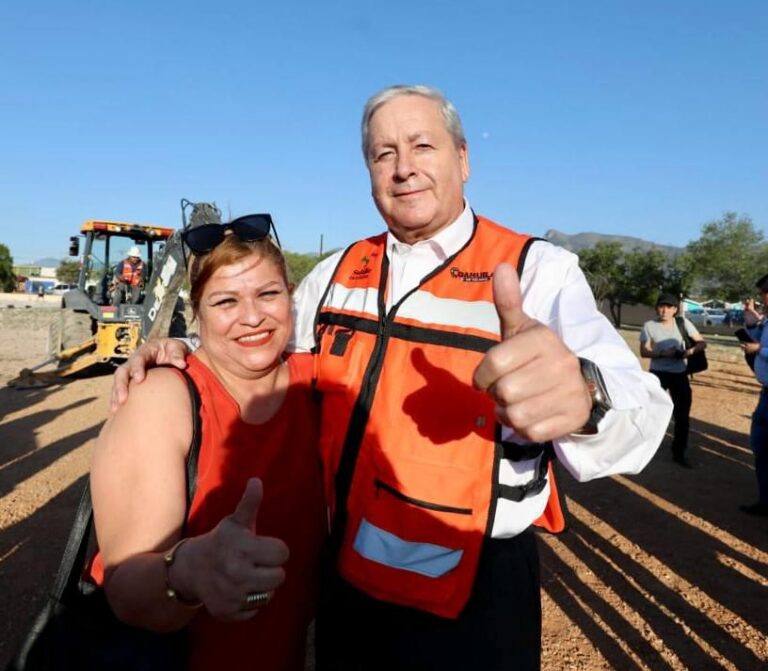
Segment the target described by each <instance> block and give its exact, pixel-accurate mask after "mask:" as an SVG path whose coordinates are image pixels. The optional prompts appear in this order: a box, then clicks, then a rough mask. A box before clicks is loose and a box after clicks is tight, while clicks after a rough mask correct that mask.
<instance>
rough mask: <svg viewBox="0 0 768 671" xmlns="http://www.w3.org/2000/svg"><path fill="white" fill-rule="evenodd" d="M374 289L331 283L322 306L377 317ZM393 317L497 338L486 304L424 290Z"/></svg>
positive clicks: (496, 327) (491, 306)
mask: <svg viewBox="0 0 768 671" xmlns="http://www.w3.org/2000/svg"><path fill="white" fill-rule="evenodd" d="M377 302H378V290H376V289H362V288H360V289H350V288H348V287H345V286H344V285H343V284H334V285H333V287H332V288H331V291H329V292H328V299H327V301H326V303H325V306H326V307H327V308H330V309H335V310H345V311H352V312H359V313H364V314H367V315H370V316H371V317H372V318H373V319H377V318H378V303H377ZM397 316H398V317H402V318H403V319H413V320H415V321H419V322H421V323H422V324H424V325H425V326H442V327H453V328H474V329H479V330H482V331H487V332H488V334H489V337H491V336H497V337H498V335H499V315H498V313H497V312H496V307H495V306H494V304H493V303H492V302H490V301H462V300H458V299H456V298H439V297H437V296H435V295H434V294H431V293H429V292H428V291H415V292H414V293H413V294H411V295H410V296H408V298H407V299H406V300H405V302H404V303H403V304H402V305H401V306H400V307H399V308H398V310H397Z"/></svg>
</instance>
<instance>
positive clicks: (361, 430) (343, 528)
mask: <svg viewBox="0 0 768 671" xmlns="http://www.w3.org/2000/svg"><path fill="white" fill-rule="evenodd" d="M530 241H532V239H531V238H530V237H529V236H524V235H520V234H517V233H514V232H512V231H510V230H508V229H505V228H503V227H501V226H499V225H497V224H494V223H493V222H491V221H489V220H487V219H483V218H477V219H476V223H475V230H474V233H473V236H472V239H471V240H470V242H469V243H468V244H467V245H465V247H464V248H463V249H462V250H460V251H459V252H458V253H457V254H455V255H454V256H452V257H450V258H449V259H448V260H447V261H446V262H445V263H443V264H442V265H441V266H440V267H439V268H437V269H436V270H434V271H433V272H432V273H430V274H429V275H428V276H427V277H425V278H424V279H423V280H422V282H421V283H420V284H419V286H418V287H416V288H415V289H413V290H412V291H410V292H409V293H407V294H406V295H405V296H404V297H403V298H402V299H401V300H400V301H399V302H398V303H397V304H395V305H393V306H392V307H391V309H390V310H389V311H388V312H386V308H385V306H386V284H387V277H388V274H389V272H388V266H389V263H388V260H387V256H386V247H385V245H386V234H384V235H379V236H376V237H373V238H369V239H367V240H362V241H360V242H357V243H355V244H353V245H352V246H351V247H349V248H348V249H347V250H346V252H345V253H344V255H343V257H342V259H341V261H340V262H339V265H338V266H337V268H336V270H335V272H334V276H333V278H332V279H331V282H330V283H329V285H328V287H327V289H326V291H325V293H324V295H323V298H322V299H321V301H320V306H319V308H318V313H317V320H316V341H317V347H316V354H317V356H316V359H315V361H316V384H317V388H318V390H319V391H320V392H321V393H322V399H323V402H322V413H323V415H322V431H321V439H320V449H321V452H322V457H323V464H324V467H325V478H326V483H325V484H326V493H327V496H328V501H329V505H330V506H331V514H332V528H331V538H332V544H333V546H334V550H335V551H336V552H337V553H338V570H339V572H340V574H341V575H342V576H343V577H344V578H345V579H346V580H348V581H349V582H350V583H352V584H353V585H355V586H356V587H358V588H359V589H361V590H363V591H365V592H367V593H368V594H370V595H371V596H373V597H375V598H377V599H380V600H383V601H389V602H393V603H397V604H401V605H406V606H411V607H414V608H419V609H422V610H426V611H429V612H432V613H435V614H437V615H440V616H443V617H449V618H455V617H457V616H458V615H459V613H460V612H461V610H462V608H463V607H464V605H465V604H466V602H467V600H468V599H469V596H470V594H471V592H472V586H473V583H474V578H475V573H476V570H477V565H478V560H479V558H480V551H481V548H482V544H483V540H484V538H485V537H487V536H488V535H490V533H491V529H492V526H493V518H494V513H495V508H496V502H497V500H498V499H499V498H504V499H509V500H513V501H521V500H523V499H524V498H525V497H527V496H529V495H531V494H537V493H540V492H541V491H542V490H543V489H544V487H545V486H547V484H549V488H550V495H549V500H548V504H547V508H546V510H545V512H544V514H543V515H542V516H541V517H540V518H539V519H538V520H536V522H535V523H536V524H540V525H543V526H545V527H546V528H548V529H550V530H552V531H561V530H562V529H563V527H564V522H563V514H562V510H561V507H560V503H559V499H558V496H557V489H556V486H555V482H554V478H553V474H552V471H551V464H550V463H549V457H550V455H551V445H549V446H542V445H526V446H520V445H514V444H511V443H504V442H502V441H501V427H500V425H499V424H498V423H497V422H496V419H495V414H494V404H493V402H492V401H491V399H490V398H489V397H488V396H487V395H486V394H484V393H481V392H479V391H477V390H475V389H474V388H473V386H472V375H473V372H474V370H475V368H476V366H477V364H478V363H479V361H480V359H481V358H482V356H483V354H484V352H486V351H487V350H488V349H489V348H490V347H492V346H493V345H494V344H496V343H497V342H498V341H499V339H500V336H499V320H498V316H497V313H496V309H495V306H494V303H493V295H492V282H491V279H492V277H493V270H494V268H495V267H496V266H497V264H498V263H500V262H502V261H507V262H510V263H512V264H516V265H517V267H518V272H520V270H521V268H522V264H523V262H524V257H525V253H526V250H527V247H528V243H529V242H530ZM535 457H538V458H539V462H538V463H539V468H538V471H537V473H536V474H535V475H534V477H533V479H532V480H531V481H530V482H529V483H527V484H526V485H523V486H517V487H514V486H508V485H502V484H500V483H499V482H498V469H499V463H500V460H501V459H503V458H507V459H513V460H515V459H517V460H521V459H531V458H535Z"/></svg>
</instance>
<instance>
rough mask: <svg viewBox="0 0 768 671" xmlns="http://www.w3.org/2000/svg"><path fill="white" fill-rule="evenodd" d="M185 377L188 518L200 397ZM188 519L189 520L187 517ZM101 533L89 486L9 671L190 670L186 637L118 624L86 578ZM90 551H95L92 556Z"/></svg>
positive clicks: (194, 476) (99, 591) (180, 633)
mask: <svg viewBox="0 0 768 671" xmlns="http://www.w3.org/2000/svg"><path fill="white" fill-rule="evenodd" d="M179 372H180V373H182V374H183V375H184V379H185V380H186V382H187V387H188V389H189V396H190V401H191V402H192V417H193V420H192V421H193V430H192V443H191V445H190V448H189V454H188V456H187V515H188V514H189V507H190V505H191V502H192V498H193V497H194V494H195V488H196V485H197V459H198V454H199V451H200V442H201V433H200V431H201V423H200V396H199V394H198V391H197V388H196V387H195V384H194V382H192V379H191V378H190V377H189V374H188V373H187V372H186V371H184V370H180V371H179ZM185 519H186V515H185ZM94 548H95V533H94V528H93V506H92V503H91V491H90V486H89V484H88V482H86V484H85V487H84V490H83V494H82V496H81V498H80V504H79V506H78V509H77V513H76V514H75V520H74V523H73V524H72V528H71V530H70V532H69V538H68V540H67V545H66V547H65V549H64V555H63V556H62V559H61V563H60V565H59V570H58V572H57V574H56V579H55V580H54V583H53V587H52V589H51V591H50V593H49V595H48V599H47V600H46V602H45V604H44V605H43V608H42V609H41V611H40V612H39V613H38V615H37V617H36V618H35V620H34V622H33V624H32V626H31V628H30V629H29V631H28V632H27V634H26V636H25V637H24V640H23V642H22V644H21V647H20V648H19V650H18V652H17V653H16V656H15V657H14V658H13V659H12V660H11V662H10V664H9V665H8V667H7V668H6V671H57V670H61V671H64V670H70V669H77V671H161V670H162V671H172V670H174V669H184V668H186V666H187V643H186V632H185V630H183V629H182V630H180V631H177V632H172V633H163V634H161V633H157V632H153V631H149V630H148V629H142V628H140V627H132V626H130V625H127V624H125V623H124V622H122V621H120V620H118V619H117V617H116V616H115V614H114V613H113V612H112V609H111V608H110V606H109V603H108V602H107V598H106V595H105V594H104V590H103V588H101V587H99V586H97V585H94V584H93V583H92V582H90V581H88V580H85V579H83V574H84V570H85V566H86V558H88V557H92V556H93V549H94ZM89 551H90V552H89Z"/></svg>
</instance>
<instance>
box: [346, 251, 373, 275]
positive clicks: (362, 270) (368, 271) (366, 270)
mask: <svg viewBox="0 0 768 671" xmlns="http://www.w3.org/2000/svg"><path fill="white" fill-rule="evenodd" d="M370 262H371V260H370V259H369V258H368V257H367V256H364V257H363V258H362V259H360V263H362V264H363V267H362V268H360V269H359V270H353V271H352V274H351V275H350V276H349V279H350V280H362V279H365V278H366V277H368V275H370V274H371V273H372V272H373V270H372V269H371V268H369V267H368V264H369V263H370Z"/></svg>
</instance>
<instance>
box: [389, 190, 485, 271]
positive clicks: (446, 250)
mask: <svg viewBox="0 0 768 671" xmlns="http://www.w3.org/2000/svg"><path fill="white" fill-rule="evenodd" d="M474 227H475V215H474V214H473V212H472V209H471V208H470V207H469V201H467V200H466V198H465V199H464V210H463V211H462V213H461V214H460V215H459V217H458V218H457V219H456V220H455V221H454V222H453V223H452V224H449V225H448V226H446V227H445V228H443V229H441V230H440V231H438V232H437V233H436V234H435V235H433V236H432V237H431V238H428V239H427V240H420V241H419V242H416V243H414V244H412V245H409V244H407V243H405V242H400V241H399V240H398V239H397V238H396V237H395V236H394V235H392V232H391V231H388V232H387V254H388V255H389V257H390V258H391V257H392V255H393V252H394V253H399V252H402V251H403V250H404V249H406V248H413V247H419V246H429V247H431V248H432V250H433V252H434V253H435V254H436V255H437V256H438V257H439V258H440V260H442V261H445V259H447V258H448V257H449V256H453V255H454V254H455V253H456V252H458V251H459V250H460V249H461V248H462V247H463V246H464V245H465V244H467V242H468V241H469V239H470V238H471V237H472V231H473V230H474Z"/></svg>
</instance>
